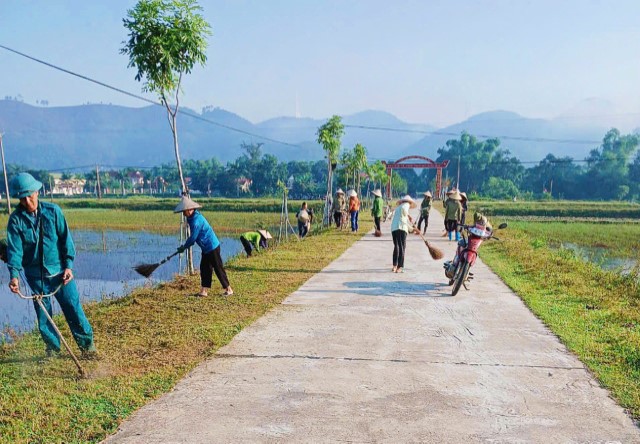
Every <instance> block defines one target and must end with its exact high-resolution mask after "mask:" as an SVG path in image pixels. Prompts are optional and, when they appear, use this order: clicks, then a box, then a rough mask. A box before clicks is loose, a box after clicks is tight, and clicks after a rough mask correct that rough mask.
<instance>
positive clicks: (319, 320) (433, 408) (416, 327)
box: [107, 211, 640, 443]
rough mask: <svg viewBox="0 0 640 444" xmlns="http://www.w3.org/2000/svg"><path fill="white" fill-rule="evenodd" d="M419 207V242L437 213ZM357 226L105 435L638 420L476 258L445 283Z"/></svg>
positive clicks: (486, 429)
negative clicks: (355, 235)
mask: <svg viewBox="0 0 640 444" xmlns="http://www.w3.org/2000/svg"><path fill="white" fill-rule="evenodd" d="M433 213H434V214H433V215H432V216H431V217H432V221H431V227H430V228H429V233H430V236H428V238H430V239H431V240H434V241H435V244H436V245H437V246H439V247H441V248H443V249H444V250H446V253H447V254H446V258H450V257H451V256H452V254H453V249H454V244H455V242H447V241H446V240H445V239H444V238H441V237H439V234H440V232H441V230H442V228H441V227H442V218H441V216H440V215H439V214H436V212H435V211H434V212H433ZM383 233H385V234H384V237H383V238H374V237H373V236H370V235H368V236H367V237H365V238H364V239H363V240H362V241H360V242H357V243H356V244H355V245H354V246H353V247H351V248H350V249H349V250H348V251H347V252H345V254H343V255H342V256H341V257H340V258H339V259H337V260H336V261H334V262H333V263H332V264H331V265H329V266H328V267H327V268H326V269H324V270H323V271H322V272H321V273H319V274H317V275H316V276H314V277H313V278H312V279H310V280H309V281H308V282H307V283H305V284H304V285H303V286H302V287H301V288H300V289H299V290H298V291H296V292H295V293H293V294H292V295H291V296H289V298H287V299H286V300H285V302H284V303H283V305H282V306H280V307H278V308H277V309H276V310H273V311H272V312H270V313H269V314H267V315H266V316H264V317H263V318H262V319H260V320H259V321H258V322H256V323H255V324H254V325H252V326H251V327H249V328H247V329H245V330H244V331H242V332H241V333H240V334H239V335H238V336H237V337H236V338H235V339H234V340H233V341H232V342H231V343H230V344H229V345H228V346H226V347H224V348H223V349H221V350H220V352H219V353H218V355H217V356H216V357H215V358H213V359H211V360H209V361H208V362H206V363H204V364H203V365H201V366H200V367H198V368H197V369H195V370H194V371H193V372H192V373H191V374H190V375H189V376H188V377H186V378H185V379H184V380H183V381H182V382H180V383H179V384H178V386H177V387H176V389H175V390H174V391H173V392H171V393H169V394H167V395H165V396H163V397H162V398H160V399H159V400H157V401H156V402H154V403H152V404H150V405H148V406H146V407H145V408H143V409H141V410H140V411H139V412H138V413H137V414H136V415H135V416H134V417H133V418H132V419H131V420H130V421H128V422H126V423H124V424H123V425H122V427H121V430H120V431H119V432H118V433H117V434H116V435H114V436H112V437H111V438H110V439H109V440H107V442H110V443H111V442H114V443H115V442H122V443H169V442H171V443H178V442H265V441H269V442H272V441H291V442H335V441H338V442H381V441H382V442H429V443H476V442H477V443H487V442H491V443H496V442H500V443H506V442H509V443H512V442H519V443H524V442H532V443H534V442H535V443H538V442H545V443H552V442H558V443H560V442H562V443H566V442H571V443H575V442H579V443H584V442H591V443H595V442H599V443H600V442H603V443H604V442H624V443H631V442H634V443H640V433H639V431H638V429H637V428H636V427H635V426H634V424H633V423H632V421H631V420H630V419H629V418H628V417H627V416H626V415H625V413H624V412H623V410H622V408H620V407H619V406H618V405H616V404H615V402H614V401H612V400H611V399H610V398H609V397H608V393H607V392H606V391H605V390H603V389H601V388H600V387H599V386H598V384H597V382H595V380H594V379H593V378H592V377H591V375H590V374H589V373H588V372H587V371H586V370H585V369H584V367H583V365H582V363H581V362H580V361H578V360H577V359H576V358H575V357H574V356H572V355H571V354H569V353H568V352H567V351H566V349H565V347H564V346H563V345H562V344H561V343H560V342H559V341H558V340H557V338H556V337H555V336H554V335H552V334H551V333H550V332H549V331H548V330H547V329H546V328H545V327H544V326H543V325H542V323H541V322H540V321H539V320H537V319H536V318H535V317H534V316H533V315H532V314H531V313H530V312H529V311H528V309H527V308H526V307H525V306H524V304H523V303H522V302H521V301H520V299H519V298H518V297H517V296H516V295H515V294H513V293H512V292H511V291H510V290H509V288H507V287H506V286H505V285H504V284H503V283H502V282H501V281H500V279H498V278H497V277H496V276H495V275H494V274H493V273H492V272H491V271H490V270H489V269H488V268H487V267H486V266H485V265H484V264H482V263H478V264H476V267H475V270H474V272H475V275H476V279H475V281H474V282H473V285H472V288H471V290H470V291H465V290H464V289H462V290H461V292H460V294H458V296H456V297H451V296H450V287H448V286H446V280H445V279H444V275H443V271H442V261H437V262H436V261H433V260H431V258H430V257H429V256H428V252H427V249H426V248H425V246H424V244H423V243H422V241H421V240H420V239H419V238H418V237H417V236H411V237H410V238H409V242H408V246H407V263H406V272H405V273H403V274H395V273H391V251H392V248H393V247H392V243H391V235H390V233H389V226H388V224H387V226H386V227H383Z"/></svg>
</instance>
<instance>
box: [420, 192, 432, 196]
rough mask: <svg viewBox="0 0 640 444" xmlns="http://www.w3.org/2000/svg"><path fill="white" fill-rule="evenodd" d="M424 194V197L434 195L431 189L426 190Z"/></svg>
mask: <svg viewBox="0 0 640 444" xmlns="http://www.w3.org/2000/svg"><path fill="white" fill-rule="evenodd" d="M422 195H423V196H424V197H433V196H431V191H425V192H424V193H422Z"/></svg>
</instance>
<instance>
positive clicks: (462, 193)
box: [460, 191, 469, 200]
mask: <svg viewBox="0 0 640 444" xmlns="http://www.w3.org/2000/svg"><path fill="white" fill-rule="evenodd" d="M460 199H462V200H469V199H468V198H467V193H465V192H464V191H461V192H460Z"/></svg>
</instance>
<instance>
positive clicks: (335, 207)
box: [331, 188, 347, 228]
mask: <svg viewBox="0 0 640 444" xmlns="http://www.w3.org/2000/svg"><path fill="white" fill-rule="evenodd" d="M346 209H347V203H346V201H345V199H344V191H342V188H338V190H337V191H336V198H335V199H333V204H332V205H331V210H332V211H333V220H334V222H335V223H336V228H340V225H341V224H342V212H343V211H346Z"/></svg>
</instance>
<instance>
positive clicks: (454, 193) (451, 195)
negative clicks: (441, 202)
mask: <svg viewBox="0 0 640 444" xmlns="http://www.w3.org/2000/svg"><path fill="white" fill-rule="evenodd" d="M447 196H449V199H453V200H462V196H460V193H459V192H458V190H453V191H450V192H448V193H447Z"/></svg>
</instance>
